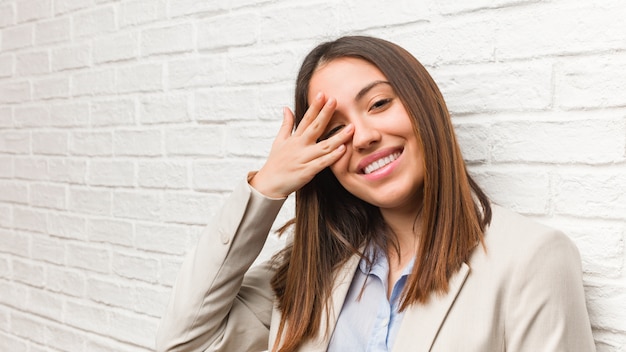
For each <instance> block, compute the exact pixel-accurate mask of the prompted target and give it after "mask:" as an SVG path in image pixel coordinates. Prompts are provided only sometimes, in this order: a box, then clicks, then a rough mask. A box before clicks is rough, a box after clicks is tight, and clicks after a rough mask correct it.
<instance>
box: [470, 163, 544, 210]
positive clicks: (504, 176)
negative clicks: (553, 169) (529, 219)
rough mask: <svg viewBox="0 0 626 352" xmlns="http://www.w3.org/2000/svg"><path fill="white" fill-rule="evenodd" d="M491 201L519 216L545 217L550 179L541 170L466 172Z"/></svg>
mask: <svg viewBox="0 0 626 352" xmlns="http://www.w3.org/2000/svg"><path fill="white" fill-rule="evenodd" d="M470 174H471V175H472V177H473V178H474V180H475V181H476V182H477V183H478V184H479V185H480V186H481V187H482V189H483V190H484V191H485V192H486V193H487V195H488V196H489V197H490V198H491V200H492V201H493V202H494V203H496V204H500V205H502V206H504V207H507V208H509V209H512V210H514V211H517V212H519V213H523V214H546V213H547V212H548V209H549V205H550V198H551V197H550V193H551V191H550V181H551V180H550V175H549V174H548V173H547V172H546V170H543V169H530V168H528V167H524V168H522V167H520V168H515V169H512V168H500V169H493V170H490V169H486V170H483V169H481V168H475V169H470Z"/></svg>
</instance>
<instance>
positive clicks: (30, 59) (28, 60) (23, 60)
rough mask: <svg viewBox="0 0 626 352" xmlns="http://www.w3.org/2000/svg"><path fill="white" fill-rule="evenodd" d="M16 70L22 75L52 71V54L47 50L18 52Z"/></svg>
mask: <svg viewBox="0 0 626 352" xmlns="http://www.w3.org/2000/svg"><path fill="white" fill-rule="evenodd" d="M15 70H16V73H17V74H18V75H20V76H29V75H37V74H42V73H48V72H50V55H49V54H48V51H47V50H46V51H34V52H28V53H23V54H17V55H16V66H15Z"/></svg>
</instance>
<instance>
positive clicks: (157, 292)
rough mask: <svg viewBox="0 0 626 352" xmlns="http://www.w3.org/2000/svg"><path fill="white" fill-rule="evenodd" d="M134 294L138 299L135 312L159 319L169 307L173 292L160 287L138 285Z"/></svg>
mask: <svg viewBox="0 0 626 352" xmlns="http://www.w3.org/2000/svg"><path fill="white" fill-rule="evenodd" d="M133 293H134V296H135V299H136V303H135V310H136V311H139V312H142V313H145V314H148V315H150V316H152V317H154V318H157V319H159V318H161V316H162V315H163V312H164V311H165V308H166V307H167V303H168V302H169V296H170V294H171V290H170V289H165V288H162V287H159V286H146V285H141V286H139V285H136V286H135V288H134V290H133Z"/></svg>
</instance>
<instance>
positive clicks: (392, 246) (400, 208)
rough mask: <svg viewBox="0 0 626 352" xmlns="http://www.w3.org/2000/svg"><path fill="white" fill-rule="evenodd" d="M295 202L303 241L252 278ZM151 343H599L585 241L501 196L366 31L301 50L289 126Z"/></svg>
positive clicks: (214, 346) (193, 266)
mask: <svg viewBox="0 0 626 352" xmlns="http://www.w3.org/2000/svg"><path fill="white" fill-rule="evenodd" d="M294 124H295V125H296V127H295V129H294V128H293V127H294ZM292 130H293V132H292ZM292 192H296V216H295V219H293V220H292V221H291V222H290V223H289V224H287V225H286V226H285V228H287V227H291V228H293V237H292V240H290V241H289V244H288V246H287V247H286V248H285V249H284V250H283V251H282V252H280V253H279V254H278V255H277V256H276V257H275V258H274V261H273V262H270V263H266V264H264V265H260V266H255V267H253V268H250V266H251V264H252V262H253V261H254V260H255V258H256V257H257V255H258V254H259V252H260V250H261V248H262V246H263V244H264V242H265V239H266V237H267V234H268V232H269V230H270V227H271V225H272V223H273V221H274V218H275V216H276V214H277V213H278V211H279V209H280V207H281V205H282V203H283V201H284V199H285V198H286V197H287V196H288V195H289V194H291V193H292ZM157 345H158V346H157V349H158V350H163V351H164V350H171V351H196V350H209V351H258V350H265V349H269V350H271V351H279V352H287V351H326V350H328V351H386V350H389V351H593V350H594V343H593V338H592V335H591V328H590V324H589V319H588V315H587V311H586V308H585V301H584V292H583V288H582V278H581V268H580V258H579V254H578V251H577V249H576V248H575V246H574V245H573V244H572V243H571V242H570V241H569V240H568V239H567V237H565V236H564V235H563V234H561V233H559V232H557V231H554V230H552V229H549V228H547V227H544V226H542V225H539V224H536V223H533V222H531V221H529V220H527V219H525V218H523V217H521V216H519V215H516V214H513V213H511V212H508V211H506V210H504V209H502V208H499V207H497V206H495V205H491V204H490V203H489V201H488V199H487V197H486V196H485V194H484V193H483V192H482V191H481V189H480V188H479V187H478V185H477V184H476V183H475V182H474V181H473V180H472V179H471V177H470V176H469V175H468V173H467V170H466V167H465V164H464V162H463V159H462V156H461V152H460V150H459V147H458V144H457V142H456V139H455V136H454V132H453V128H452V125H451V122H450V117H449V114H448V111H447V108H446V106H445V103H444V100H443V97H442V96H441V93H440V92H439V90H438V88H437V86H436V84H435V83H434V81H433V80H432V78H431V77H430V76H429V75H428V73H427V72H426V70H425V69H424V68H423V67H422V66H421V65H420V64H419V62H418V61H417V60H416V59H415V58H414V57H413V56H411V55H410V54H409V53H408V52H406V51H405V50H404V49H402V48H400V47H398V46H397V45H394V44H392V43H389V42H387V41H384V40H380V39H376V38H370V37H344V38H340V39H338V40H336V41H333V42H328V43H324V44H321V45H319V46H318V47H317V48H315V49H314V50H313V51H312V52H311V53H309V55H308V56H307V57H306V58H305V60H304V63H303V65H302V67H301V69H300V73H299V75H298V79H297V85H296V109H295V116H294V114H292V113H291V112H290V111H289V110H288V109H285V113H284V122H283V125H282V127H281V129H280V131H279V133H278V136H277V137H276V140H275V142H274V144H273V146H272V150H271V152H270V155H269V157H268V159H267V161H266V163H265V165H264V166H263V167H262V168H261V169H260V170H259V171H258V172H257V173H251V174H250V175H249V176H248V183H244V184H242V185H240V186H239V187H238V188H237V189H236V190H235V191H234V192H233V194H232V195H231V197H230V198H229V199H228V200H227V202H226V204H225V205H224V208H223V209H222V210H221V212H220V214H218V215H217V217H216V218H215V220H214V222H213V223H212V224H211V225H209V226H208V227H207V228H206V231H205V233H204V234H203V236H202V237H201V239H200V241H199V244H198V247H197V249H196V251H195V252H194V253H192V254H191V255H190V256H189V257H188V258H187V259H186V261H185V262H184V264H183V266H182V269H181V273H180V274H179V277H178V280H177V282H176V285H175V287H174V292H173V294H172V297H171V299H170V305H169V307H168V309H167V312H166V314H165V316H164V317H163V320H162V322H161V326H160V329H159V333H158V338H157Z"/></svg>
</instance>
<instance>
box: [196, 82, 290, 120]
mask: <svg viewBox="0 0 626 352" xmlns="http://www.w3.org/2000/svg"><path fill="white" fill-rule="evenodd" d="M257 91H258V89H256V88H254V87H237V88H213V89H210V90H207V91H200V92H197V93H196V94H195V107H196V110H195V115H196V118H195V119H196V120H197V121H203V122H224V121H232V120H238V121H241V120H254V119H256V118H257V115H259V114H260V113H261V111H262V110H263V109H261V108H260V107H259V103H258V101H257V99H256V96H257ZM279 116H281V117H282V115H279Z"/></svg>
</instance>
